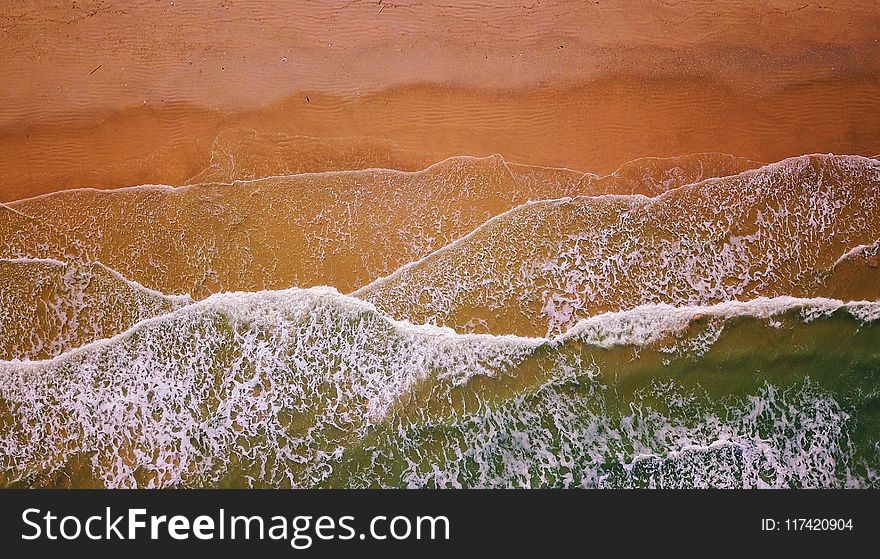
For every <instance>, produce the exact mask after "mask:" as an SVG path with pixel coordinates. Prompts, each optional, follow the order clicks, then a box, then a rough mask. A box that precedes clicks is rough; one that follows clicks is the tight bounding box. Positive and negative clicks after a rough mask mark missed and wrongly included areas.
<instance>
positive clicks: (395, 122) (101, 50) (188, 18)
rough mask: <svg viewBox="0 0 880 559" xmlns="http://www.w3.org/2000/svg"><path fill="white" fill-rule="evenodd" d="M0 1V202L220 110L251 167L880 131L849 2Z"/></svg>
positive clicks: (175, 150)
mask: <svg viewBox="0 0 880 559" xmlns="http://www.w3.org/2000/svg"><path fill="white" fill-rule="evenodd" d="M4 3H5V4H7V5H6V6H3V9H2V10H0V13H2V15H0V49H2V52H3V53H4V56H3V57H0V75H3V76H4V80H3V81H2V84H0V179H2V183H3V187H2V189H0V201H9V200H14V199H20V198H23V197H27V196H31V195H34V194H38V193H43V192H50V191H54V190H59V189H63V188H69V187H77V186H96V187H116V186H122V185H131V184H139V183H171V184H180V183H183V182H186V181H187V180H190V179H192V178H193V177H195V176H196V175H199V174H200V173H202V172H203V171H204V170H205V169H206V168H212V163H216V157H215V158H214V161H212V154H213V155H216V153H214V152H212V146H214V145H215V140H218V136H220V138H221V140H222V138H223V136H222V135H221V133H223V132H224V131H226V130H228V129H230V128H232V129H235V130H237V131H241V130H244V131H250V130H253V131H254V135H253V137H252V140H251V141H250V143H249V144H248V145H244V146H242V148H241V151H240V153H239V154H237V155H238V156H239V157H240V158H241V159H242V161H249V163H247V164H246V165H245V167H247V169H246V170H245V171H246V172H253V173H273V172H275V171H278V172H291V171H294V172H300V171H303V170H306V171H307V170H327V169H340V168H363V167H365V166H378V167H393V168H399V169H407V170H415V169H419V168H423V167H425V166H426V165H427V164H429V163H433V162H436V161H438V160H440V159H443V158H445V157H448V156H452V155H461V154H466V155H474V156H485V155H489V154H492V153H500V154H501V155H503V156H504V157H505V158H506V159H508V160H510V161H515V162H522V163H531V164H542V165H553V166H566V167H570V168H578V169H583V170H588V171H593V172H598V173H606V172H610V171H612V170H613V169H615V168H616V167H617V166H618V165H620V164H622V163H624V162H625V161H629V160H632V159H634V158H637V157H642V156H672V155H681V154H685V153H693V152H702V151H723V152H728V153H733V154H736V155H739V156H743V157H748V158H751V159H756V160H762V161H775V160H779V159H781V158H783V157H787V156H792V155H799V154H802V153H808V152H815V151H822V152H828V151H834V152H837V153H858V154H864V155H870V154H873V153H876V152H877V151H880V125H878V116H877V115H880V110H878V109H880V80H878V71H880V44H878V42H877V41H876V29H878V28H880V11H878V10H876V9H875V8H874V7H872V6H869V5H867V4H863V3H857V2H837V3H834V5H827V6H826V5H812V4H804V3H802V2H800V1H788V0H783V1H779V2H774V3H773V5H772V6H768V5H766V3H765V2H757V1H751V0H749V1H742V2H712V3H701V2H692V1H681V2H668V1H666V0H654V1H647V2H638V3H636V2H597V3H580V2H577V3H576V2H535V3H534V4H530V5H513V4H511V3H495V4H493V3H489V2H457V3H454V4H433V3H400V2H356V1H355V2H341V1H340V2H336V1H334V2H321V3H315V4H313V3H308V4H305V3H300V2H296V3H290V4H289V5H288V4H284V5H282V4H280V3H271V4H266V3H261V2H235V3H219V4H216V3H212V2H185V3H184V2H180V3H177V4H175V3H172V2H159V3H147V4H144V5H138V6H120V5H112V4H109V3H105V2H84V1H76V2H72V3H71V2H63V3H62V2H40V3H37V5H34V4H33V3H27V4H20V3H12V2H8V1H6V2H4ZM236 133H238V132H236ZM302 136H310V137H313V138H316V140H312V141H311V142H296V141H294V140H290V139H295V138H299V137H302ZM279 138H287V139H288V140H284V141H285V142H287V144H286V147H284V148H279V147H278V146H277V144H278V139H279ZM334 142H336V143H334ZM339 142H342V143H343V144H345V145H347V146H348V147H347V148H345V149H337V148H338V146H339V144H338V143H339ZM220 143H222V142H220ZM346 150H347V151H346ZM291 161H297V162H299V163H297V164H294V165H291V163H290V162H291ZM223 172H224V173H225V172H226V171H225V170H224V171H223ZM225 176H228V173H227V174H226V175H225ZM239 178H240V177H239Z"/></svg>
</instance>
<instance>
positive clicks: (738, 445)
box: [0, 289, 880, 488]
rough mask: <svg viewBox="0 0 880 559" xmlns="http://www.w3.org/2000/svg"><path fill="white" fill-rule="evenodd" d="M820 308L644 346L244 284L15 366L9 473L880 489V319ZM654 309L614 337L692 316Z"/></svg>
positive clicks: (601, 327)
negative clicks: (502, 331)
mask: <svg viewBox="0 0 880 559" xmlns="http://www.w3.org/2000/svg"><path fill="white" fill-rule="evenodd" d="M786 304H787V303H786ZM798 305H800V303H799V304H798ZM804 305H807V304H806V303H805V304H804ZM817 305H818V303H817ZM872 305H876V304H872ZM807 306H809V305H807ZM802 307H803V305H800V306H797V305H795V306H791V305H789V306H788V307H786V308H785V309H783V310H781V311H779V312H774V313H772V315H770V316H768V315H766V314H763V315H762V314H761V313H760V312H754V313H753V314H749V312H751V311H749V312H744V313H739V312H738V313H734V314H733V315H731V314H730V313H728V314H725V313H724V312H720V311H719V312H715V311H713V310H711V309H710V311H707V312H702V311H701V312H695V314H694V315H693V317H692V318H691V319H689V320H687V321H685V322H684V323H683V324H684V325H683V326H681V327H678V326H676V327H675V328H672V329H669V330H668V331H666V330H663V331H662V332H659V333H658V334H657V335H656V336H654V337H653V338H651V340H650V341H648V342H644V343H638V344H637V343H635V342H627V341H626V340H627V339H628V338H626V337H625V336H624V337H623V338H620V339H617V338H615V339H617V341H607V340H606V341H602V340H605V339H606V338H590V336H588V335H586V334H583V335H581V334H578V335H571V336H565V337H560V338H557V339H554V340H545V341H542V340H540V339H525V338H511V337H495V336H488V335H482V336H466V335H460V334H455V333H453V332H451V331H449V330H440V329H436V328H433V329H432V328H426V327H413V326H411V325H407V324H404V323H395V322H393V321H391V320H390V319H388V318H387V317H385V316H383V315H381V314H380V313H378V312H376V311H375V309H374V308H372V307H370V306H369V305H367V304H365V303H362V302H358V301H356V300H352V299H350V298H345V297H343V296H341V295H339V294H336V293H335V292H330V291H327V290H320V289H313V290H293V291H289V292H277V293H262V294H246V295H245V294H230V295H228V296H224V297H217V298H215V299H212V300H210V301H206V302H203V303H198V304H195V305H192V306H191V307H187V308H185V309H182V310H180V311H177V312H175V313H172V314H170V315H167V316H165V317H161V318H160V319H157V320H154V321H149V322H147V323H144V324H142V325H140V326H138V327H137V328H136V329H135V330H133V331H132V332H129V333H127V334H125V335H122V336H120V337H118V338H115V339H113V340H110V341H108V342H102V343H97V344H93V345H92V346H88V347H85V348H82V349H81V350H77V351H75V352H71V353H70V354H67V355H65V356H62V357H59V358H56V359H54V360H52V361H45V362H33V363H22V362H2V363H0V485H5V486H11V487H43V486H51V487H58V486H76V487H82V486H96V485H97V486H109V487H135V486H138V487H162V486H170V487H322V488H337V487H339V488H341V487H430V488H446V487H588V488H590V487H784V488H786V487H787V488H801V487H877V486H880V474H878V472H880V401H878V388H880V326H878V321H877V320H876V319H872V318H870V317H873V316H876V314H871V315H870V316H869V315H867V314H866V315H864V316H862V318H859V317H858V316H856V315H857V314H858V313H855V314H853V312H850V311H848V310H845V309H843V308H838V309H837V310H833V311H831V310H826V311H823V312H813V311H810V312H807V310H805V308H802ZM819 307H821V305H819ZM749 308H751V307H749ZM747 310H748V309H747ZM814 310H815V309H814ZM649 311H650V313H647V314H646V313H643V312H642V311H639V310H636V311H632V312H631V313H630V314H629V315H626V316H630V319H627V320H629V321H628V322H627V321H622V322H614V323H611V322H609V323H606V322H602V321H599V322H597V323H596V325H595V329H596V330H595V331H596V332H600V333H602V335H606V334H607V335H609V336H612V337H613V335H616V334H619V333H620V332H621V331H625V330H626V329H633V331H636V330H638V329H639V328H641V329H642V330H645V329H647V330H648V331H650V330H651V328H660V326H656V325H655V326H652V324H655V323H654V322H650V321H645V319H644V317H645V316H653V317H655V319H657V320H661V322H662V319H664V318H665V315H664V313H674V312H676V311H675V309H673V308H665V307H661V308H659V310H658V309H653V310H652V309H649ZM640 313H642V314H640ZM651 313H653V314H651ZM657 317H659V318H657ZM866 317H867V318H866ZM656 324H660V322H657V323H656ZM597 339H598V340H599V341H597ZM608 339H611V338H608ZM633 339H641V338H637V337H635V338H633Z"/></svg>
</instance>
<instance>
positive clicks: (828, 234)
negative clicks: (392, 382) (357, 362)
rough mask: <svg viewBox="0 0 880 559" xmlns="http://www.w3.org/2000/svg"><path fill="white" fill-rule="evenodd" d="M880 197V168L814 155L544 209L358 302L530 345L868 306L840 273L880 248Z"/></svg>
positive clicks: (873, 287) (513, 217) (866, 294)
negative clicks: (753, 311) (855, 256)
mask: <svg viewBox="0 0 880 559" xmlns="http://www.w3.org/2000/svg"><path fill="white" fill-rule="evenodd" d="M878 196H880V164H878V162H877V161H876V160H873V159H866V158H861V157H856V156H830V155H828V156H823V155H813V156H802V157H798V158H793V159H788V160H785V161H782V162H780V163H776V164H773V165H768V166H765V167H762V168H760V169H757V170H752V171H746V172H744V173H741V174H739V175H735V176H731V177H723V178H714V179H708V180H704V181H702V182H699V183H695V184H690V185H685V186H681V187H679V188H676V189H672V190H668V191H666V192H665V193H663V194H661V195H659V196H655V197H653V198H648V197H645V196H638V195H636V196H612V195H606V196H600V197H576V198H573V199H560V200H549V201H543V202H536V203H531V204H526V205H523V206H521V207H518V208H515V209H513V210H511V211H509V212H507V213H505V214H502V215H499V216H497V217H496V218H494V219H492V220H489V221H488V222H487V223H486V224H484V225H483V226H482V227H480V228H478V229H477V230H475V231H474V232H473V233H471V234H469V235H468V236H466V237H465V238H462V239H461V240H459V241H458V242H456V243H452V244H451V245H448V246H446V247H444V248H443V249H441V250H438V251H436V252H435V253H433V254H431V255H429V256H427V257H425V258H423V259H422V260H420V261H417V262H415V263H413V264H410V265H407V266H404V267H402V268H401V269H399V270H398V271H396V272H395V273H394V274H392V275H391V276H388V277H386V278H382V279H380V280H377V281H376V282H374V283H373V284H371V285H368V286H366V287H364V288H362V289H360V290H358V291H356V292H355V293H354V295H356V296H358V297H362V298H365V299H366V300H369V301H371V302H373V303H374V304H376V306H377V307H379V308H380V309H382V310H383V311H385V312H387V313H389V314H390V315H391V316H394V317H397V318H406V319H409V320H412V321H414V322H428V323H434V324H441V325H447V326H450V327H453V328H456V329H459V330H468V331H484V332H493V333H517V334H521V335H529V336H541V335H552V334H554V333H559V332H562V331H565V330H566V329H567V328H569V327H571V326H572V325H573V324H575V323H576V322H577V321H578V320H580V319H582V318H584V317H586V316H590V315H594V314H597V313H600V312H603V311H608V310H611V311H613V310H619V309H625V308H632V307H635V306H638V305H641V304H645V303H662V302H666V303H671V304H674V305H694V304H709V303H715V302H720V301H726V300H731V299H750V298H754V297H759V296H777V295H795V296H804V297H817V296H825V295H828V294H831V293H834V294H835V296H838V297H840V298H843V299H852V298H870V299H875V298H877V297H878V296H880V292H878V291H877V286H878V285H880V284H876V283H873V284H871V283H870V282H862V283H861V286H862V289H861V290H860V291H858V292H856V286H851V285H850V284H849V283H848V282H844V281H843V275H836V274H829V271H830V270H831V269H832V268H833V266H834V264H835V262H836V261H837V260H838V259H839V258H841V255H843V254H845V253H846V252H847V251H849V250H850V249H851V248H852V247H853V246H855V245H859V244H867V243H872V242H874V240H875V239H877V238H878V235H880V229H878V228H880V221H878V220H877V212H878V211H880V199H878ZM850 291H851V292H850ZM854 295H858V296H859V297H854Z"/></svg>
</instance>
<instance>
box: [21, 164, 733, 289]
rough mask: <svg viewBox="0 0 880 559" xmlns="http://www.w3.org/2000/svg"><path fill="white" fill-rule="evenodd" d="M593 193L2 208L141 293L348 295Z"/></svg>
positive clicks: (493, 174) (241, 184) (493, 172)
mask: <svg viewBox="0 0 880 559" xmlns="http://www.w3.org/2000/svg"><path fill="white" fill-rule="evenodd" d="M725 158H728V159H729V160H730V161H729V162H725V161H726V159H725ZM703 160H705V161H706V162H705V163H703ZM734 161H736V160H734V159H733V158H729V157H728V156H720V155H717V154H697V155H694V156H689V157H687V158H679V159H675V160H668V162H667V164H668V165H669V168H668V172H669V173H671V174H674V175H675V176H677V177H678V179H675V180H679V181H687V180H688V177H691V175H689V173H694V175H693V177H692V178H698V177H702V176H704V174H705V172H707V169H716V170H723V171H727V170H729V169H731V168H732V167H733V168H739V166H740V165H741V164H740V163H735V162H734ZM646 165H649V166H650V167H648V168H646V170H645V173H644V174H645V175H651V174H657V171H656V170H654V167H656V166H657V163H656V162H650V163H646ZM631 167H632V169H631V170H630V172H631V173H632V175H633V176H634V177H635V176H638V177H640V178H638V180H639V181H643V180H644V177H642V176H641V175H639V174H638V172H636V171H635V170H634V169H635V168H638V167H639V164H636V163H634V164H632V165H631ZM663 180H665V179H663ZM595 182H596V177H595V175H589V174H584V173H578V172H575V171H571V170H568V169H554V168H547V167H535V166H524V165H513V164H508V163H507V162H506V161H504V160H503V159H502V158H501V157H499V156H493V157H489V158H481V159H480V158H471V157H456V158H451V159H447V160H444V161H442V162H440V163H437V164H435V165H432V166H431V167H428V168H427V169H425V170H422V171H418V172H402V171H394V170H388V169H366V170H361V171H334V172H323V173H305V174H297V175H290V176H273V177H264V178H261V179H255V180H247V181H236V182H235V183H233V184H228V185H226V184H202V185H191V186H185V187H178V188H172V187H168V186H153V185H145V186H141V187H132V188H124V189H118V190H113V191H102V190H94V189H77V190H67V191H62V192H57V193H52V194H48V195H42V196H38V197H35V198H30V199H27V200H20V201H17V202H14V203H13V204H12V207H13V208H15V209H16V210H19V211H21V212H24V213H26V214H28V215H31V216H34V217H35V218H39V219H41V220H43V221H44V222H46V223H51V224H53V226H55V227H56V228H57V229H58V230H59V231H60V232H63V233H64V234H63V235H60V236H59V238H58V239H57V240H56V241H55V247H56V248H55V251H56V252H63V251H67V250H69V249H68V247H69V246H70V245H72V244H73V245H76V246H77V247H78V250H80V251H81V252H82V253H83V254H85V255H87V256H88V257H89V258H90V259H91V260H98V261H101V262H104V263H106V264H107V265H108V266H110V267H111V268H113V269H115V270H118V271H119V272H120V273H122V274H123V275H125V276H126V277H129V278H132V279H134V280H136V281H138V282H139V283H141V284H143V285H146V286H149V287H150V288H152V289H156V290H158V291H162V292H165V293H191V294H193V295H194V296H195V297H199V298H202V297H205V296H207V295H209V294H211V293H214V292H219V291H257V290H261V289H280V288H286V287H291V286H299V287H309V286H312V285H322V284H330V285H333V286H335V287H337V288H339V289H340V290H342V291H350V290H353V289H356V288H357V287H360V286H362V285H364V284H366V283H368V282H369V281H371V280H373V279H374V278H376V277H380V276H383V275H386V274H389V273H391V272H392V271H393V270H394V269H396V268H398V267H400V266H402V265H404V264H406V263H407V262H411V261H413V260H417V259H419V258H421V257H423V256H425V255H427V254H430V253H431V252H433V251H435V250H437V249H439V248H440V247H442V246H444V245H446V244H448V243H450V242H452V241H454V240H455V239H458V238H460V237H461V236H463V235H464V234H466V233H468V232H469V231H471V230H473V229H474V228H476V227H478V226H479V225H480V224H482V223H484V222H485V221H486V220H487V219H489V218H491V217H492V216H494V215H497V214H499V213H502V212H504V211H506V210H509V209H510V208H513V207H515V206H518V205H520V204H522V203H525V202H527V201H529V200H536V199H546V198H558V197H562V196H572V195H576V194H589V193H591V192H593V184H594V183H595ZM622 182H625V181H621V180H617V181H616V184H618V186H619V185H620V184H621V183H622ZM602 184H604V186H602V187H601V188H603V189H608V188H611V186H610V183H609V182H608V181H606V182H605V183H602ZM639 184H642V183H641V182H640V183H639ZM619 187H620V188H623V187H622V186H619ZM639 188H641V187H640V186H628V187H626V189H628V190H633V189H639ZM400 208H406V211H405V212H402V211H400Z"/></svg>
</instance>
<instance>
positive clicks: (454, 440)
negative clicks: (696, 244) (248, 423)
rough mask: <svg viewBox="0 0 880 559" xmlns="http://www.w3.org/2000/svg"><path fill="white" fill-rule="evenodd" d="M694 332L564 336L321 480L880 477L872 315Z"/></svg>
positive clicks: (621, 481)
mask: <svg viewBox="0 0 880 559" xmlns="http://www.w3.org/2000/svg"><path fill="white" fill-rule="evenodd" d="M703 326H704V327H705V326H706V325H703ZM698 330H699V329H698ZM701 334H702V332H699V331H698V332H697V333H695V334H693V333H692V335H691V336H690V337H689V338H682V339H679V340H676V342H677V344H678V346H679V347H678V348H677V349H676V350H675V351H673V352H671V353H670V350H669V348H668V347H666V348H663V350H659V349H658V348H656V347H655V348H644V347H642V348H634V347H616V348H612V349H607V350H605V349H596V348H594V347H589V346H584V345H579V344H574V343H570V344H566V345H563V346H562V347H560V348H558V349H553V350H551V349H546V350H545V351H543V354H542V355H539V356H536V357H535V358H534V360H535V361H538V363H527V364H524V365H523V368H524V369H528V368H529V365H531V366H532V367H537V368H538V369H540V370H541V373H540V374H537V375H535V374H532V375H530V377H531V382H529V383H519V382H516V380H511V379H491V380H487V379H479V380H477V381H475V382H474V384H478V383H479V384H482V386H480V387H479V388H477V387H472V386H464V387H462V388H461V389H460V390H458V391H453V393H452V395H451V397H450V398H449V399H448V400H447V401H444V402H442V403H441V405H438V404H437V403H436V402H430V401H426V400H422V401H418V402H413V403H411V404H410V405H408V406H407V407H406V408H405V409H401V410H399V411H398V412H397V413H396V414H395V416H394V418H393V419H392V420H390V421H388V422H387V423H385V424H382V425H380V426H378V427H377V428H375V429H373V430H372V431H371V432H370V434H369V436H368V437H366V438H365V439H364V440H363V441H362V442H361V443H360V444H359V445H358V447H357V448H356V449H350V450H348V451H347V452H346V454H345V456H344V458H343V459H342V460H341V461H340V465H339V466H340V467H338V468H337V469H336V470H335V471H334V474H333V475H332V476H331V477H329V478H328V479H327V480H326V482H325V483H324V484H322V486H326V487H349V486H356V487H791V488H796V487H852V486H855V487H860V486H872V487H876V486H877V485H878V484H880V478H878V473H877V469H878V466H880V400H878V394H880V393H878V387H880V329H878V327H877V326H876V325H875V324H867V325H863V324H860V323H859V322H858V321H856V320H855V319H853V318H852V317H850V316H849V315H847V314H845V313H835V315H833V316H831V317H829V318H824V319H819V320H815V321H813V322H809V323H803V322H801V321H799V320H796V319H795V320H788V321H786V323H785V324H784V325H781V326H779V327H770V326H768V325H767V322H766V321H761V320H757V319H753V318H743V319H736V320H734V321H733V322H732V323H729V324H727V325H725V327H724V329H723V331H722V332H721V333H720V334H718V337H717V339H716V340H715V341H714V342H713V343H711V345H708V347H705V348H697V349H691V350H688V349H687V346H688V343H689V342H693V341H694V338H699V337H700V335H701ZM682 347H684V348H685V349H681V348H682ZM512 374H513V375H516V372H513V373H512ZM473 391H477V392H479V394H480V396H479V397H474V396H473V393H472V392H473Z"/></svg>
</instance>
